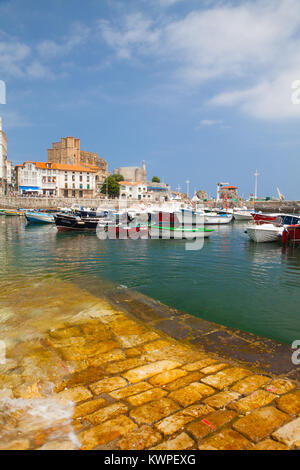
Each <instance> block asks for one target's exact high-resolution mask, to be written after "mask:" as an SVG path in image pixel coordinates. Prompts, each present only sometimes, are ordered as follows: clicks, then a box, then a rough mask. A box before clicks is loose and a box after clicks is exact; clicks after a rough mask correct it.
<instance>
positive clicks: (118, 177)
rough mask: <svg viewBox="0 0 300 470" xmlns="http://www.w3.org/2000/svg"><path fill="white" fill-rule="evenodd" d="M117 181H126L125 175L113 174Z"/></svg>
mask: <svg viewBox="0 0 300 470" xmlns="http://www.w3.org/2000/svg"><path fill="white" fill-rule="evenodd" d="M112 176H113V177H114V178H115V180H116V181H118V182H119V181H124V176H123V175H120V174H119V173H117V174H115V175H112Z"/></svg>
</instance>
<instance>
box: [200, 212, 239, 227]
mask: <svg viewBox="0 0 300 470" xmlns="http://www.w3.org/2000/svg"><path fill="white" fill-rule="evenodd" d="M232 219H233V215H207V214H205V216H204V224H205V225H223V224H230V222H232Z"/></svg>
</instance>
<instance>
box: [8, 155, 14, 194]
mask: <svg viewBox="0 0 300 470" xmlns="http://www.w3.org/2000/svg"><path fill="white" fill-rule="evenodd" d="M6 180H7V194H9V193H10V192H11V191H14V190H15V189H16V177H15V167H14V166H13V164H12V162H11V161H10V160H6Z"/></svg>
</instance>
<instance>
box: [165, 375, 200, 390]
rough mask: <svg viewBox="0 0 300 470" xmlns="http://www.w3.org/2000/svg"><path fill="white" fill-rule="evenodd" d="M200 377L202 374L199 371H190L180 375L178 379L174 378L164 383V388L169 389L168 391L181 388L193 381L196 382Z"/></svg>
mask: <svg viewBox="0 0 300 470" xmlns="http://www.w3.org/2000/svg"><path fill="white" fill-rule="evenodd" d="M202 377H203V374H201V373H200V372H192V373H191V374H188V375H185V376H184V377H180V378H179V379H176V380H174V381H173V382H170V383H168V384H166V386H165V388H166V389H167V390H169V392H173V391H174V390H178V389H179V388H183V387H185V386H186V385H189V384H191V383H193V382H198V381H199V380H200V379H201V378H202Z"/></svg>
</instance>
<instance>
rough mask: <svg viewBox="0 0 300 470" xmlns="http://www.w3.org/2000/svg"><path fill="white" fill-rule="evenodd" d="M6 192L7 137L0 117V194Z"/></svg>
mask: <svg viewBox="0 0 300 470" xmlns="http://www.w3.org/2000/svg"><path fill="white" fill-rule="evenodd" d="M6 192H7V137H6V134H5V132H4V131H3V129H2V118H1V117H0V195H1V194H6Z"/></svg>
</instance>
